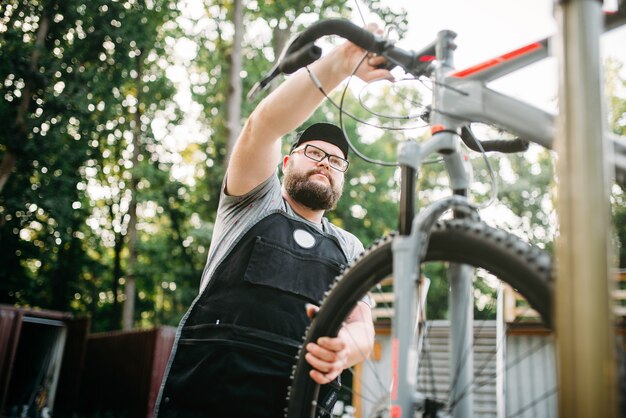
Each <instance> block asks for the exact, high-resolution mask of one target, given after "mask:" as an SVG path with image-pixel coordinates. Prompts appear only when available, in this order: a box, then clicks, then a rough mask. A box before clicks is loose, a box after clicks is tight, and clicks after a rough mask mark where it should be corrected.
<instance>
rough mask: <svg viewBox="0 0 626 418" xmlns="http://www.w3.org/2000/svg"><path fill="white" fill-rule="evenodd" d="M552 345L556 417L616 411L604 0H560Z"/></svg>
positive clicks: (614, 414)
mask: <svg viewBox="0 0 626 418" xmlns="http://www.w3.org/2000/svg"><path fill="white" fill-rule="evenodd" d="M555 16H556V18H557V23H558V26H559V27H558V31H557V32H558V37H557V39H556V42H555V44H556V50H557V51H556V55H557V58H558V64H559V107H560V109H559V116H558V118H557V129H556V131H557V136H556V138H555V149H556V150H557V155H558V159H557V167H556V169H557V174H558V184H557V214H558V219H559V236H558V237H557V240H556V256H557V280H556V289H555V292H554V293H555V299H556V300H555V306H556V308H555V309H556V311H555V318H556V320H555V322H556V334H557V336H558V338H557V339H556V344H557V347H556V350H557V351H556V352H557V358H558V370H559V385H558V386H559V416H561V417H567V418H572V417H606V418H612V417H617V390H616V382H617V367H616V361H615V357H616V356H615V345H614V335H613V324H614V321H613V318H612V316H611V312H610V309H611V304H610V303H607V302H608V301H609V300H610V297H609V295H610V292H609V281H610V280H609V273H610V266H609V259H610V258H611V255H612V254H613V250H612V249H611V245H610V242H609V237H610V229H609V222H610V221H609V219H610V218H609V215H610V210H609V183H608V178H609V177H608V175H607V174H608V164H607V161H608V159H607V156H608V155H607V152H606V151H607V147H608V143H607V141H605V140H603V138H604V137H605V136H604V133H605V129H604V126H605V113H604V112H603V109H604V100H603V95H602V90H601V85H602V83H601V79H602V74H601V68H602V66H601V65H600V48H599V40H600V34H601V33H602V29H603V28H602V22H603V14H602V2H601V1H598V0H559V1H558V4H556V8H555Z"/></svg>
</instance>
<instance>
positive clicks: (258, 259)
mask: <svg viewBox="0 0 626 418" xmlns="http://www.w3.org/2000/svg"><path fill="white" fill-rule="evenodd" d="M346 263H347V259H346V256H345V255H344V253H343V251H342V249H341V246H340V245H339V243H338V242H337V240H336V238H334V237H332V236H330V235H326V234H323V233H322V232H321V231H319V230H318V229H317V228H315V227H313V226H311V225H308V224H306V223H305V222H303V221H300V220H298V219H295V218H293V217H290V216H289V215H287V214H285V213H284V212H282V211H275V212H272V213H270V214H269V215H268V216H267V217H265V218H264V219H262V220H261V221H260V222H258V223H257V224H256V225H254V226H253V227H252V228H251V229H250V230H249V231H248V232H247V233H245V234H244V235H243V237H242V238H241V239H240V241H239V242H238V243H237V244H236V245H235V247H234V248H233V250H232V251H231V252H230V253H229V254H228V255H227V256H226V258H225V259H224V260H223V261H222V262H221V263H220V265H219V266H218V267H217V269H216V270H215V272H214V274H213V275H212V277H211V279H210V281H209V283H208V285H207V286H206V288H205V289H204V291H203V292H202V294H201V295H200V296H199V297H198V298H197V299H196V301H195V302H194V304H193V305H192V307H191V308H190V311H189V312H188V314H187V317H186V319H185V318H184V319H183V321H182V323H181V327H180V329H179V333H180V335H179V337H178V339H177V344H175V346H174V351H172V357H171V358H170V365H169V370H168V372H167V375H166V378H165V381H164V386H163V388H162V393H161V395H160V397H159V399H160V403H159V405H157V408H158V409H157V411H158V414H157V415H156V416H158V417H161V418H172V417H181V418H182V417H185V418H195V417H211V418H238V417H241V418H244V417H245V418H257V417H258V418H260V417H267V418H281V417H283V416H284V409H285V407H286V405H287V402H286V397H287V388H288V386H289V383H290V380H289V375H290V374H291V370H292V366H293V364H294V363H295V356H296V354H297V351H298V348H299V345H300V344H301V343H302V339H303V336H304V333H305V330H306V327H307V326H308V325H309V323H310V320H309V318H308V317H307V316H306V310H305V303H313V304H315V305H319V303H320V301H321V299H322V297H323V294H324V292H325V291H326V290H327V289H328V288H329V286H330V284H331V283H332V281H333V279H334V277H335V276H337V275H338V274H339V272H340V271H341V270H342V269H343V267H344V266H345V265H346ZM327 386H328V385H327ZM329 388H330V386H329V387H327V388H326V389H325V390H326V391H328V389H329ZM333 396H334V395H333ZM333 396H328V397H329V398H332V397H333ZM329 405H330V404H329Z"/></svg>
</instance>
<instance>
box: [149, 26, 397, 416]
mask: <svg viewBox="0 0 626 418" xmlns="http://www.w3.org/2000/svg"><path fill="white" fill-rule="evenodd" d="M369 29H370V30H376V29H377V28H375V27H370V28H369ZM363 53H364V51H363V50H361V49H360V48H359V47H357V46H356V45H354V44H352V43H349V42H346V43H344V44H342V45H340V46H338V47H336V48H334V49H333V50H332V51H331V52H330V53H329V54H327V55H325V56H324V57H322V58H321V59H320V60H318V61H317V62H315V63H314V64H312V65H311V66H310V68H309V71H310V72H312V73H314V74H315V75H316V77H317V79H318V80H319V82H320V83H321V85H322V86H323V88H324V89H325V90H326V91H331V90H332V89H334V88H335V87H337V86H338V85H339V84H340V83H341V82H342V81H343V80H344V79H345V78H347V77H348V76H349V75H350V74H351V73H352V70H353V68H354V67H355V66H356V65H357V63H358V62H359V61H361V58H362V55H363ZM383 63H384V59H383V58H372V59H370V60H367V62H363V63H362V64H361V66H360V67H359V69H358V71H357V73H356V74H357V76H358V77H360V78H361V79H362V80H364V81H371V80H374V79H380V78H390V77H391V75H390V74H389V72H388V71H387V70H385V69H380V68H378V66H380V65H381V64H383ZM323 98H324V97H323V95H322V94H321V92H320V91H319V89H318V87H317V86H316V85H315V84H314V83H313V82H312V81H311V79H310V78H309V75H308V73H307V72H306V71H300V72H297V73H296V74H294V75H293V76H291V77H289V78H288V79H287V80H286V81H285V82H284V83H283V84H282V85H281V86H280V87H279V88H277V89H276V90H274V91H273V92H272V93H271V94H270V95H268V97H267V98H265V99H264V100H263V101H262V102H261V103H259V105H258V106H257V107H256V109H255V110H254V112H253V113H252V114H251V115H250V117H249V118H248V120H247V121H246V124H245V126H244V128H243V130H242V132H241V135H240V137H239V139H238V140H237V142H236V144H235V147H234V149H233V152H232V155H231V157H230V160H229V164H228V168H227V172H226V176H225V179H224V182H223V186H222V191H221V198H220V204H219V208H218V213H217V220H216V224H215V229H214V232H213V239H212V241H211V248H210V250H209V255H208V260H207V264H206V267H205V269H204V272H203V275H202V281H201V286H200V294H199V296H198V297H197V298H196V300H195V301H194V302H193V304H192V305H191V307H190V308H189V310H188V312H187V313H186V314H185V316H184V317H183V319H182V321H181V324H180V326H179V329H178V332H177V337H176V341H175V344H174V348H173V350H172V354H171V356H170V361H169V364H168V367H167V370H166V375H165V377H164V380H163V385H162V387H161V392H160V394H159V399H158V401H157V407H156V408H155V409H156V412H155V416H158V417H185V418H193V417H217V418H221V417H223V418H238V417H241V418H244V417H245V418H256V417H259V418H260V417H270V418H279V417H282V416H283V415H284V409H285V407H286V395H287V388H288V385H289V375H290V372H291V368H292V366H293V364H294V362H295V355H296V353H297V350H298V346H299V345H300V344H301V341H302V337H303V335H304V332H305V329H306V327H307V326H308V324H309V323H310V317H311V315H312V312H313V311H314V310H315V309H316V308H315V306H316V305H318V304H319V302H320V300H321V299H322V297H323V294H324V292H325V291H326V290H327V289H328V287H329V285H330V284H331V283H332V281H333V279H334V277H335V276H337V275H338V274H339V273H340V271H341V270H342V269H343V268H344V267H345V266H346V265H347V264H348V263H349V262H350V261H351V260H352V259H354V258H355V257H356V256H357V255H358V254H360V253H361V252H362V250H363V246H362V244H361V243H360V241H359V240H358V239H357V238H356V237H355V236H354V235H352V234H350V233H349V232H346V231H344V230H342V229H341V228H338V227H337V226H335V225H333V224H331V223H330V222H329V221H328V220H327V219H326V218H325V217H324V213H325V211H326V210H330V209H332V208H334V206H335V204H336V202H337V200H338V199H339V198H340V196H341V192H342V190H343V185H344V180H345V174H346V171H347V170H348V166H349V163H348V160H347V158H348V150H349V147H348V143H347V141H346V138H345V136H344V134H343V132H342V130H341V129H340V128H338V127H337V126H335V125H332V124H328V123H314V124H312V125H310V126H309V127H308V128H306V129H305V130H304V131H302V132H301V133H300V134H299V135H297V136H296V140H295V142H294V143H293V145H292V146H291V149H290V152H289V153H288V154H287V155H285V156H284V157H282V172H283V174H284V179H283V184H282V186H281V184H280V182H279V178H278V173H277V169H276V167H277V164H278V162H279V161H280V156H281V153H280V150H281V138H282V137H283V136H284V135H286V134H288V133H289V132H291V131H293V130H294V129H296V128H298V127H299V126H300V125H301V124H302V123H303V122H304V121H306V120H307V119H308V118H309V117H310V115H311V114H312V113H313V111H314V110H315V109H316V108H317V107H318V106H319V105H320V103H321V102H322V100H323ZM373 336H374V330H373V324H372V317H371V310H370V306H368V304H367V303H366V301H362V302H359V303H358V304H357V306H356V307H355V309H354V310H353V312H352V313H351V315H350V316H349V318H348V319H347V320H346V322H345V325H344V326H343V328H342V329H341V331H340V332H339V334H338V336H337V337H333V338H331V337H323V338H320V339H319V340H318V341H316V343H311V344H309V345H308V346H307V347H305V349H306V357H305V358H306V359H307V361H308V362H309V364H311V366H312V368H313V370H312V371H311V378H312V379H313V380H315V381H316V382H317V383H319V384H322V385H325V386H324V387H325V389H324V390H330V389H331V388H332V383H333V382H334V381H335V380H336V379H337V378H338V376H339V375H340V373H341V372H342V371H343V370H344V369H345V368H347V367H350V366H352V365H354V364H356V363H357V362H360V361H362V360H364V358H365V356H367V354H368V353H369V352H370V351H371V348H372V344H373Z"/></svg>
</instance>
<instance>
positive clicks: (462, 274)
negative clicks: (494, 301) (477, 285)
mask: <svg viewBox="0 0 626 418" xmlns="http://www.w3.org/2000/svg"><path fill="white" fill-rule="evenodd" d="M472 273H473V268H472V267H470V266H466V265H463V264H450V267H449V268H448V280H449V282H450V297H449V306H450V379H451V386H450V399H452V402H453V403H455V406H454V409H453V411H452V416H453V417H454V418H465V417H472V416H473V407H474V387H473V382H474V350H473V348H474V292H473V289H474V287H473V285H472Z"/></svg>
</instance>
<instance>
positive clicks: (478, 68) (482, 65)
mask: <svg viewBox="0 0 626 418" xmlns="http://www.w3.org/2000/svg"><path fill="white" fill-rule="evenodd" d="M541 48H543V45H542V44H541V43H540V42H535V43H534V44H530V45H526V46H524V47H522V48H519V49H516V50H515V51H511V52H508V53H506V54H504V55H500V56H499V57H496V58H492V59H490V60H488V61H485V62H483V63H480V64H477V65H474V66H473V67H470V68H466V69H465V70H461V71H457V72H456V73H454V74H452V77H459V78H464V77H468V76H470V75H472V74H476V73H479V72H481V71H484V70H486V69H487V68H491V67H493V66H495V65H498V64H500V63H502V62H504V61H508V60H511V59H515V58H517V57H519V56H521V55H524V54H527V53H529V52H533V51H536V50H538V49H541Z"/></svg>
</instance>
